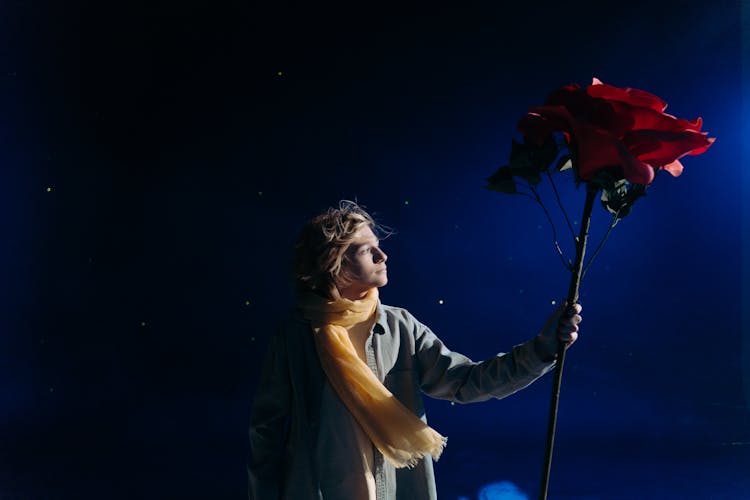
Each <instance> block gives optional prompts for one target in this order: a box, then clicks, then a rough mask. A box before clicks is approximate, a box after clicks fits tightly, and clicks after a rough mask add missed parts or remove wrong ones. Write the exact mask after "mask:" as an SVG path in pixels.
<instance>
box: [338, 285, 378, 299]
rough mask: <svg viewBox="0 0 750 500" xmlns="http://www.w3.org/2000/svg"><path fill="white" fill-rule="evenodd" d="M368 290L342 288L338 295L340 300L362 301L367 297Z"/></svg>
mask: <svg viewBox="0 0 750 500" xmlns="http://www.w3.org/2000/svg"><path fill="white" fill-rule="evenodd" d="M370 290H371V289H370V288H366V289H362V288H360V287H357V288H354V287H351V288H344V289H341V290H339V295H340V296H341V298H342V299H348V300H362V299H364V298H365V297H367V293H368V292H369V291H370Z"/></svg>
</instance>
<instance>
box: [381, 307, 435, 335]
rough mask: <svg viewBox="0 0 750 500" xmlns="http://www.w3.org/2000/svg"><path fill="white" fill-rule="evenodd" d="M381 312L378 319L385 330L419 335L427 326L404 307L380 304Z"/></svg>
mask: <svg viewBox="0 0 750 500" xmlns="http://www.w3.org/2000/svg"><path fill="white" fill-rule="evenodd" d="M378 308H379V311H380V314H379V317H378V320H377V324H379V325H380V326H381V327H382V328H383V330H384V331H386V332H392V333H401V334H403V333H406V332H408V333H409V334H411V335H418V334H419V332H421V331H422V330H424V329H425V328H426V327H425V325H423V324H422V323H421V322H420V321H419V320H418V319H417V318H416V317H415V316H414V315H413V314H412V313H411V312H409V311H408V310H407V309H405V308H403V307H397V306H391V305H387V304H379V306H378Z"/></svg>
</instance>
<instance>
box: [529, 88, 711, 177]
mask: <svg viewBox="0 0 750 500" xmlns="http://www.w3.org/2000/svg"><path fill="white" fill-rule="evenodd" d="M666 107H667V104H666V103H665V102H664V101H662V100H661V99H659V98H658V97H656V96H655V95H653V94H649V93H648V92H644V91H643V90H638V89H630V88H627V89H621V88H617V87H613V86H611V85H607V84H604V83H602V82H600V81H599V80H598V79H596V78H594V80H593V83H592V84H591V85H589V86H588V87H586V88H585V89H582V88H580V86H578V85H575V84H574V85H567V86H565V87H562V88H560V89H558V90H556V91H554V92H553V93H552V94H551V95H550V96H549V98H548V99H547V102H546V103H545V105H544V106H538V107H532V108H530V109H529V112H528V113H527V114H526V115H525V116H524V117H523V118H521V120H520V121H519V123H518V129H519V130H520V131H521V133H522V134H523V135H524V136H525V138H526V141H527V142H531V143H534V144H537V145H541V144H544V143H545V142H546V141H547V140H549V139H550V134H551V133H552V132H555V131H557V132H563V134H564V135H565V137H566V140H568V142H570V141H571V139H572V140H574V141H575V146H576V154H577V168H578V176H579V177H580V178H581V179H583V180H585V181H587V180H590V179H592V177H593V176H594V175H595V174H596V173H597V172H599V171H601V170H606V171H608V172H609V173H610V174H612V175H614V176H615V178H617V179H627V180H629V181H630V182H633V183H637V184H650V183H651V181H653V180H654V172H655V171H656V170H660V169H664V170H666V171H667V172H669V173H670V174H672V175H673V176H678V175H680V174H681V173H682V164H681V163H680V161H679V158H682V157H683V156H685V155H688V154H690V155H697V154H701V153H703V152H704V151H706V149H708V147H709V146H710V145H711V144H712V143H713V142H714V138H709V137H707V134H706V133H705V132H701V126H702V124H703V122H702V120H701V119H700V118H698V119H696V120H693V121H692V122H690V121H687V120H684V119H681V118H676V117H674V116H672V115H670V114H667V113H665V112H664V109H666Z"/></svg>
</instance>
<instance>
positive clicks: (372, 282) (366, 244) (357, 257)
mask: <svg viewBox="0 0 750 500" xmlns="http://www.w3.org/2000/svg"><path fill="white" fill-rule="evenodd" d="M379 245H380V242H379V241H378V238H377V237H376V236H375V233H373V232H372V229H370V226H364V227H362V228H361V229H359V230H358V231H357V232H356V233H354V240H353V241H352V244H351V246H350V247H349V249H348V250H347V251H346V254H347V258H348V262H345V264H344V266H345V269H344V270H345V272H346V275H347V276H348V277H349V278H350V280H351V283H350V284H349V285H348V286H346V287H345V288H343V289H341V290H339V292H340V293H341V296H342V297H345V298H347V299H350V300H355V299H359V298H362V297H363V296H364V294H365V293H366V292H367V290H369V289H370V288H373V287H381V286H383V285H385V284H386V283H388V272H387V270H386V265H385V261H386V260H388V256H387V255H386V254H385V252H383V251H382V250H381V249H380V246H379Z"/></svg>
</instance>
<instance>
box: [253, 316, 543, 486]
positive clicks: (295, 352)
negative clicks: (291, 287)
mask: <svg viewBox="0 0 750 500" xmlns="http://www.w3.org/2000/svg"><path fill="white" fill-rule="evenodd" d="M366 354H367V360H368V364H369V365H370V368H371V369H372V370H373V372H375V374H376V375H377V376H378V378H379V379H380V380H381V381H382V382H383V384H384V385H385V386H386V387H387V388H388V390H390V391H391V392H392V393H393V394H394V396H395V397H397V398H398V399H399V400H400V401H401V402H402V403H403V404H404V405H406V406H407V407H408V408H410V409H412V410H413V411H414V413H415V414H416V415H418V416H420V417H421V418H422V419H423V420H424V419H425V412H424V407H423V404H422V398H421V395H420V392H424V393H425V394H427V395H429V396H432V397H434V398H439V399H447V400H450V401H456V402H459V403H472V402H476V401H484V400H487V399H490V398H493V397H494V398H498V399H499V398H502V397H505V396H508V395H510V394H512V393H514V392H516V391H518V390H520V389H523V388H524V387H526V386H527V385H529V384H530V383H531V382H533V381H534V380H536V379H537V378H539V377H540V376H541V375H543V374H544V373H546V372H548V371H549V370H550V369H551V368H552V367H553V366H554V362H545V361H543V360H541V359H540V358H539V356H538V354H537V353H536V350H535V349H534V342H533V341H529V342H526V343H524V344H521V345H518V346H515V347H514V348H513V349H512V351H511V352H510V353H508V354H502V353H501V354H498V355H496V356H493V357H491V358H489V359H487V360H486V361H482V362H479V363H477V362H474V361H472V360H470V359H469V358H467V357H466V356H463V355H462V354H458V353H455V352H451V351H450V350H448V348H447V347H445V345H444V344H443V343H442V342H441V341H440V339H439V338H438V337H437V336H436V335H435V334H434V333H432V331H431V330H430V329H429V328H428V327H426V326H425V325H423V324H422V323H420V322H419V321H417V319H416V318H414V316H412V315H411V314H410V313H409V312H408V311H407V310H405V309H402V308H398V307H392V306H387V305H383V304H380V303H378V319H377V321H376V323H375V325H374V326H373V329H372V333H371V334H370V337H369V338H368V340H367V345H366ZM356 425H357V424H356V422H355V421H354V419H353V417H352V416H351V414H350V413H349V412H348V411H347V410H346V408H345V407H344V405H343V404H342V403H341V402H340V400H339V399H338V398H337V397H336V396H335V394H334V393H333V392H332V390H331V388H330V386H329V384H328V382H327V381H326V378H325V375H324V373H323V371H322V369H321V367H320V363H319V361H318V356H317V353H316V351H315V344H314V341H313V338H312V331H311V329H310V324H309V323H308V322H306V321H305V320H304V319H302V317H301V316H299V315H296V314H295V315H292V317H291V318H290V319H289V321H288V322H287V323H286V324H285V325H284V326H283V327H282V328H281V329H280V330H279V331H278V332H277V333H276V334H275V335H273V336H272V338H271V339H270V342H269V347H268V352H267V355H266V359H265V361H264V364H263V368H262V373H261V377H260V381H259V383H258V387H257V390H256V394H255V400H254V403H253V408H252V414H251V419H250V456H249V461H248V474H249V496H250V499H251V500H279V499H290V500H357V499H360V498H365V499H366V498H367V496H366V487H365V482H364V480H362V476H361V470H362V469H361V461H362V457H361V456H359V455H360V453H359V448H358V446H357V444H356V437H355V429H354V426H356ZM438 431H439V430H438ZM374 453H375V470H374V475H375V483H376V490H377V499H378V500H398V499H404V500H405V499H408V500H423V499H424V500H434V499H435V498H436V496H437V495H436V492H435V477H434V473H433V466H432V460H431V459H430V458H429V457H428V458H427V459H425V460H421V461H420V462H419V464H418V465H417V466H416V467H414V468H412V469H395V468H394V467H393V466H392V465H391V464H390V463H389V462H388V461H387V460H384V459H383V456H382V455H381V454H380V453H379V452H378V450H377V449H375V450H374Z"/></svg>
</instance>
